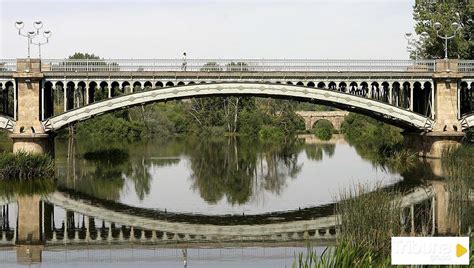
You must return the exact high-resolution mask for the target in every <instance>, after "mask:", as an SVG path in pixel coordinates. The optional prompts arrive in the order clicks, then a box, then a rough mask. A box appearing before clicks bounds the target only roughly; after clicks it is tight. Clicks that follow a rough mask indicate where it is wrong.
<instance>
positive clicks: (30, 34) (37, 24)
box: [15, 21, 51, 58]
mask: <svg viewBox="0 0 474 268" xmlns="http://www.w3.org/2000/svg"><path fill="white" fill-rule="evenodd" d="M23 27H25V24H24V23H23V21H17V22H15V28H16V29H17V30H18V35H20V36H24V37H26V38H27V39H28V58H30V44H33V42H32V40H33V38H35V37H36V36H38V35H39V33H40V29H41V28H43V22H41V21H35V22H33V27H34V28H35V30H33V31H28V32H26V33H22V32H21V30H22V29H23ZM43 35H44V36H45V37H46V40H48V38H49V37H50V36H51V31H44V32H43ZM47 36H49V37H47ZM35 45H37V44H35Z"/></svg>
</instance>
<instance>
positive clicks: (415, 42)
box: [405, 32, 429, 61]
mask: <svg viewBox="0 0 474 268" xmlns="http://www.w3.org/2000/svg"><path fill="white" fill-rule="evenodd" d="M428 36H429V35H428V33H427V32H422V33H421V34H420V35H419V36H415V35H413V34H412V33H405V39H406V40H407V41H408V45H407V51H408V52H415V61H417V60H418V50H419V49H420V42H423V41H424V40H425V39H426V38H428Z"/></svg>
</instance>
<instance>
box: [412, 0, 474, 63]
mask: <svg viewBox="0 0 474 268" xmlns="http://www.w3.org/2000/svg"><path fill="white" fill-rule="evenodd" d="M470 3H471V4H470ZM413 18H414V20H415V21H416V24H415V32H416V33H417V34H421V33H422V32H426V33H428V34H429V37H427V39H426V40H424V41H423V42H422V43H421V45H420V47H419V48H418V54H419V55H420V56H421V57H422V58H427V59H439V58H444V40H443V39H441V38H439V37H438V36H437V34H436V30H435V29H434V28H433V24H434V23H435V22H440V23H441V24H442V25H443V26H445V27H444V28H443V29H441V30H440V34H441V35H444V34H447V35H451V34H452V33H453V32H454V29H453V26H451V24H452V23H453V22H457V23H459V24H460V25H462V26H463V28H462V29H461V30H460V31H459V32H458V34H457V35H456V36H455V37H454V38H453V39H451V40H450V41H449V45H448V55H449V56H450V57H453V58H460V59H472V58H474V41H473V40H472V38H473V36H472V33H473V32H474V24H473V20H474V5H473V4H472V1H468V0H437V1H435V0H416V2H415V6H414V8H413ZM411 56H412V57H413V56H414V54H413V55H411Z"/></svg>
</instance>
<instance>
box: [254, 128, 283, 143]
mask: <svg viewBox="0 0 474 268" xmlns="http://www.w3.org/2000/svg"><path fill="white" fill-rule="evenodd" d="M258 137H259V138H260V140H261V141H264V142H281V141H283V140H284V139H285V133H284V132H283V131H282V130H281V129H280V128H278V127H275V126H269V125H265V126H262V128H261V129H260V131H259V132H258Z"/></svg>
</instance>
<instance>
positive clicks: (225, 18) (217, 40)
mask: <svg viewBox="0 0 474 268" xmlns="http://www.w3.org/2000/svg"><path fill="white" fill-rule="evenodd" d="M413 4H414V0H314V1H310V0H283V1H282V0H279V1H277V0H221V1H217V0H174V1H171V0H156V1H151V0H136V1H131V0H117V1H112V0H96V1H92V0H82V1H80V0H42V1H40V0H36V1H35V0H30V1H23V0H0V58H3V59H5V58H21V57H26V55H27V39H26V38H25V37H21V36H19V35H18V31H17V30H16V28H15V27H14V24H15V21H24V23H25V27H24V29H23V30H24V31H25V30H26V31H27V30H31V29H33V22H34V21H36V20H41V21H42V22H43V24H44V27H43V30H51V31H52V37H51V38H50V40H49V44H47V45H45V46H43V47H42V56H43V58H66V57H68V56H69V55H72V54H74V53H75V52H87V53H93V54H95V55H98V56H100V57H103V58H123V59H130V58H133V59H138V58H156V59H159V58H180V57H181V55H182V53H183V52H186V53H187V55H188V58H189V59H191V58H220V59H225V58H255V59H261V58H282V59H408V52H407V51H406V46H407V41H406V40H405V38H404V33H405V32H412V31H413V25H414V21H413V18H412V9H413ZM35 41H44V38H39V37H37V38H36V39H35ZM31 54H32V57H33V56H35V57H36V56H37V55H38V48H37V46H32V48H31Z"/></svg>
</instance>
